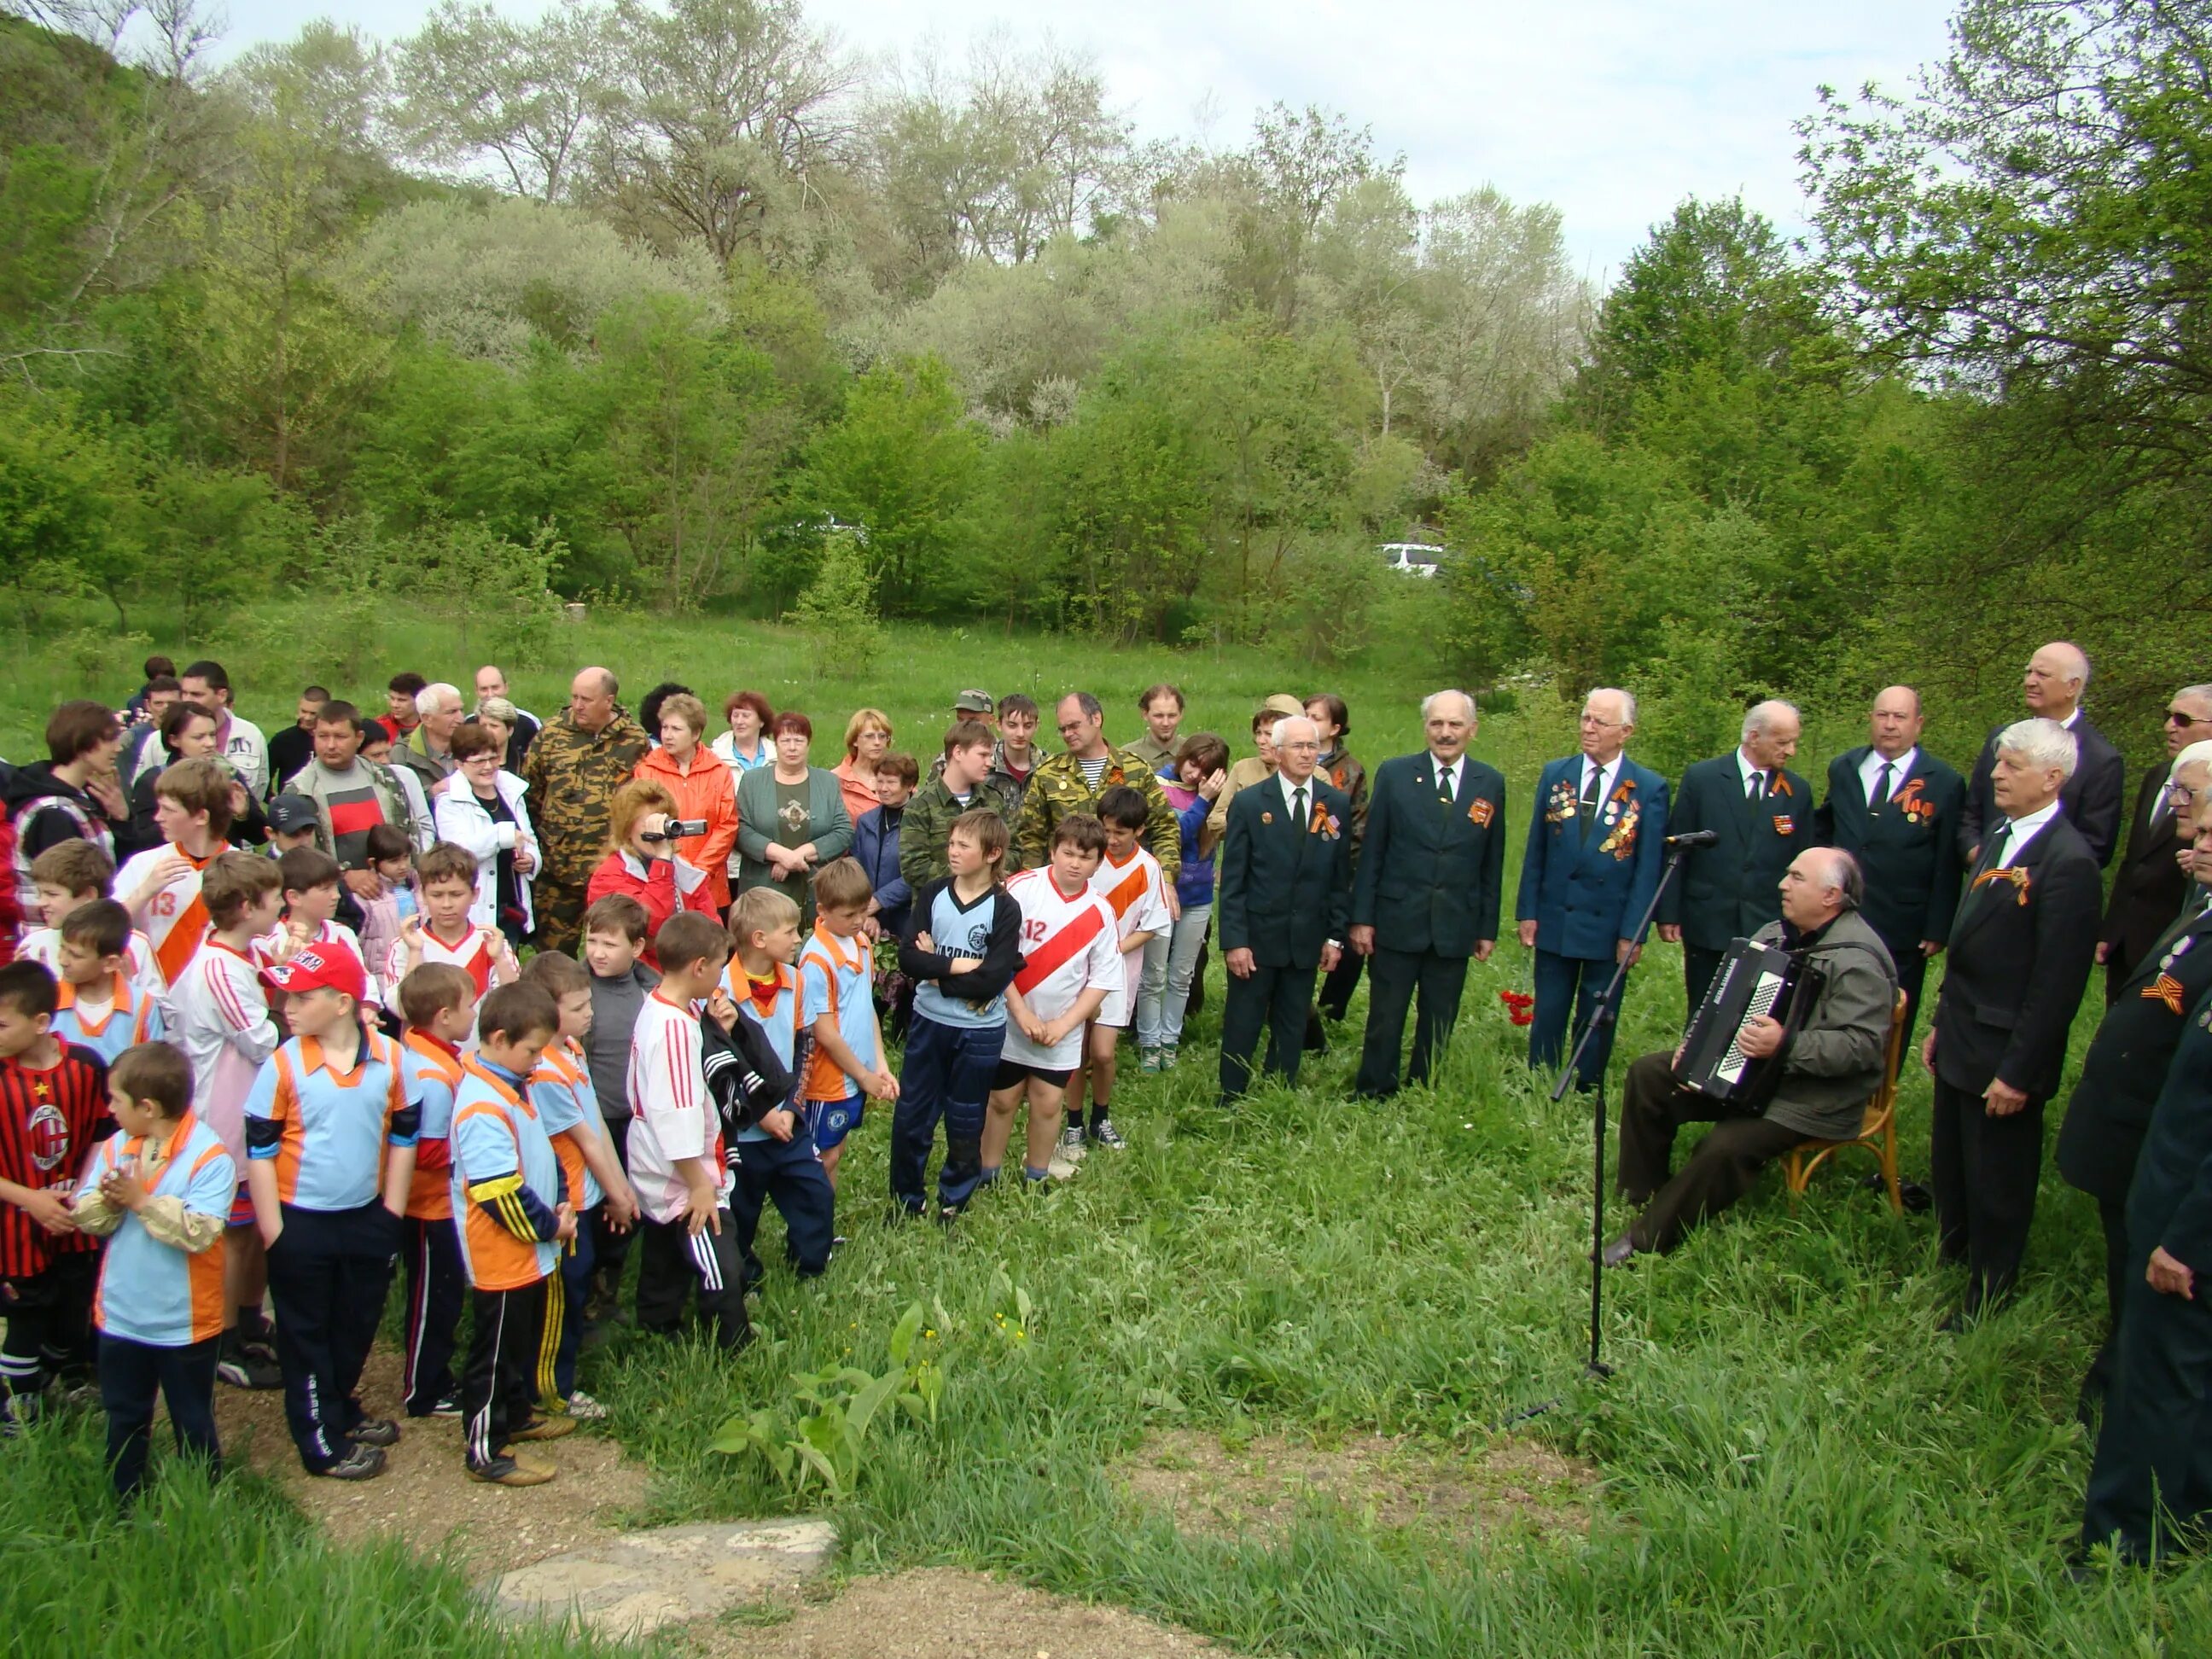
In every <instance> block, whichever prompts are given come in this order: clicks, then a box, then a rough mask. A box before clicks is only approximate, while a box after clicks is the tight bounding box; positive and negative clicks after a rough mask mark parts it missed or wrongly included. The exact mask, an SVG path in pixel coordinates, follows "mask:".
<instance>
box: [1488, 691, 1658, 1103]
mask: <svg viewBox="0 0 2212 1659" xmlns="http://www.w3.org/2000/svg"><path fill="white" fill-rule="evenodd" d="M1635 731H1636V699H1635V698H1634V697H1632V696H1630V695H1629V694H1628V693H1627V692H1626V691H1623V690H1620V689H1619V688H1617V687H1614V686H1601V687H1600V688H1599V689H1598V690H1595V691H1593V692H1591V693H1590V694H1589V696H1587V697H1586V698H1584V699H1583V715H1582V752H1581V753H1580V754H1579V755H1571V756H1569V757H1567V758H1566V759H1565V760H1555V761H1553V762H1552V763H1549V764H1548V765H1547V766H1546V767H1545V768H1544V769H1543V771H1542V772H1541V773H1540V774H1538V775H1537V779H1536V800H1535V808H1534V812H1533V813H1532V815H1531V816H1530V817H1529V820H1528V853H1527V854H1526V855H1525V856H1524V857H1523V858H1522V860H1521V890H1520V894H1519V896H1518V897H1517V898H1516V901H1515V903H1514V907H1513V908H1514V916H1515V919H1516V921H1517V923H1518V924H1519V928H1520V933H1521V948H1522V949H1523V950H1524V951H1534V952H1535V953H1536V974H1535V981H1536V1018H1535V1022H1534V1024H1531V1025H1530V1026H1529V1028H1528V1063H1529V1064H1530V1065H1531V1066H1556V1065H1558V1064H1559V1056H1560V1055H1561V1054H1562V1053H1564V1052H1565V1048H1566V1046H1567V1029H1568V1020H1567V1015H1568V1011H1569V1010H1570V1009H1572V1010H1573V1012H1574V1031H1575V1036H1576V1037H1577V1040H1579V1039H1580V1037H1581V1035H1582V1032H1583V1028H1584V1027H1585V1026H1587V1025H1588V1024H1589V1022H1590V1019H1591V1017H1592V1016H1593V1015H1594V1014H1595V1012H1596V1004H1597V999H1598V997H1599V996H1600V995H1601V994H1602V993H1603V991H1604V989H1605V987H1606V985H1607V983H1608V982H1609V981H1611V979H1612V977H1613V968H1614V964H1616V963H1628V964H1631V965H1633V964H1634V963H1635V961H1636V957H1637V955H1638V952H1640V951H1642V950H1643V949H1644V941H1643V940H1642V939H1639V938H1636V937H1634V936H1633V935H1634V934H1635V933H1636V930H1637V928H1638V927H1639V926H1640V925H1641V924H1642V922H1643V920H1644V911H1645V909H1646V908H1648V907H1649V906H1650V902H1651V895H1652V894H1653V893H1654V892H1656V890H1658V885H1659V872H1660V867H1661V866H1662V864H1663V863H1664V861H1665V854H1664V853H1663V851H1662V849H1663V848H1664V847H1665V845H1666V836H1667V831H1668V823H1667V780H1666V779H1665V778H1663V777H1662V776H1661V775H1659V774H1658V773H1656V772H1655V771H1653V770H1652V769H1650V767H1648V766H1638V764H1637V763H1635V762H1634V761H1632V760H1631V759H1629V758H1628V756H1627V754H1626V747H1627V744H1628V739H1629V738H1630V737H1631V736H1632V735H1633V734H1634V732H1635ZM1612 1054H1613V1028H1612V1027H1611V1026H1610V1025H1608V1026H1607V1027H1605V1028H1604V1029H1603V1030H1601V1031H1600V1032H1599V1033H1598V1035H1597V1036H1595V1037H1594V1038H1592V1039H1591V1041H1590V1045H1589V1048H1586V1049H1584V1050H1583V1063H1582V1065H1581V1066H1579V1067H1578V1068H1577V1073H1576V1079H1575V1080H1576V1083H1577V1085H1578V1086H1580V1087H1582V1088H1584V1089H1594V1088H1595V1087H1596V1086H1597V1080H1598V1079H1599V1078H1600V1077H1601V1076H1602V1075H1603V1074H1604V1072H1605V1065H1606V1061H1607V1060H1608V1059H1609V1058H1610V1057H1611V1055H1612Z"/></svg>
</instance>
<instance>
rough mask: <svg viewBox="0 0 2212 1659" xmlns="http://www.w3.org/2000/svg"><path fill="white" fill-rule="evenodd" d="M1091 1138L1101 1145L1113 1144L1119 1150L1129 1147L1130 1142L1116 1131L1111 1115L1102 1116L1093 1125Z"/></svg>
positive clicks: (1123, 1150)
mask: <svg viewBox="0 0 2212 1659" xmlns="http://www.w3.org/2000/svg"><path fill="white" fill-rule="evenodd" d="M1091 1139H1093V1140H1095V1141H1097V1143H1098V1144H1099V1145H1100V1146H1111V1147H1112V1148H1113V1149H1114V1150H1115V1152H1127V1150H1128V1149H1129V1143H1128V1142H1127V1141H1126V1140H1124V1139H1121V1135H1120V1134H1119V1133H1116V1132H1115V1128H1114V1120H1113V1119H1112V1118H1110V1117H1102V1118H1100V1119H1099V1120H1098V1121H1097V1122H1096V1123H1094V1124H1092V1125H1091Z"/></svg>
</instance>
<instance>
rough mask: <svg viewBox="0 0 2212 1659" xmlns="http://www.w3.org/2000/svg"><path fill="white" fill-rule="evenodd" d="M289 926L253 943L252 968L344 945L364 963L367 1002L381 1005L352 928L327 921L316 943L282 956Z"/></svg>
mask: <svg viewBox="0 0 2212 1659" xmlns="http://www.w3.org/2000/svg"><path fill="white" fill-rule="evenodd" d="M288 926H289V923H286V922H282V921H280V922H278V923H277V924H276V926H275V927H272V928H270V930H269V931H268V932H267V933H264V934H262V936H261V937H260V938H259V939H255V940H254V941H253V965H254V966H255V967H257V968H266V967H268V966H269V964H270V963H273V962H285V961H289V959H290V958H291V957H293V956H295V955H296V954H297V953H298V951H304V950H306V949H307V946H308V945H344V946H345V948H346V949H347V950H349V951H352V952H353V953H354V957H355V958H356V960H357V961H358V962H359V963H361V966H362V972H363V973H364V974H365V975H367V976H368V997H367V999H366V1000H368V1001H369V1002H373V1003H376V1004H378V1005H380V1006H381V1005H382V1003H383V1001H384V998H383V995H382V994H381V993H380V991H379V990H378V988H377V977H376V964H375V963H372V962H371V961H369V959H368V957H365V956H362V953H361V939H360V937H359V936H358V935H357V934H356V933H355V932H354V931H353V929H352V928H350V927H347V926H346V925H345V923H343V922H342V921H326V922H325V923H323V924H322V926H320V927H318V928H316V929H315V936H314V937H313V939H307V940H305V941H304V942H302V943H301V945H297V946H296V947H295V948H294V949H293V950H289V951H284V952H283V955H282V956H279V955H278V954H277V952H278V951H280V950H283V945H284V939H285V932H284V930H285V928H286V927H288ZM477 995H478V996H482V995H483V992H482V991H481V990H479V991H478V992H477Z"/></svg>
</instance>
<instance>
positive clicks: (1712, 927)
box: [1659, 699, 1814, 1016]
mask: <svg viewBox="0 0 2212 1659" xmlns="http://www.w3.org/2000/svg"><path fill="white" fill-rule="evenodd" d="M1802 729H1803V722H1802V720H1801V719H1800V718H1799V716H1798V714H1797V710H1796V708H1795V707H1794V706H1793V705H1792V704H1790V703H1786V702H1781V701H1779V700H1778V699H1777V700H1771V701H1769V702H1762V703H1759V704H1758V705H1757V706H1756V707H1754V708H1753V709H1752V710H1751V712H1750V713H1748V714H1746V715H1745V716H1744V717H1743V732H1742V740H1741V742H1740V743H1739V744H1737V745H1736V748H1735V752H1733V753H1732V754H1727V755H1723V756H1721V757H1719V758H1717V759H1716V760H1705V761H1699V763H1697V764H1696V765H1694V766H1692V767H1691V768H1690V769H1688V770H1687V771H1686V772H1684V773H1683V774H1682V783H1681V787H1680V788H1679V789H1677V790H1675V792H1674V801H1673V804H1672V805H1670V806H1669V807H1668V811H1667V833H1668V835H1670V836H1682V835H1688V834H1691V833H1692V832H1693V831H1696V830H1699V829H1710V830H1711V831H1712V832H1713V833H1714V834H1715V835H1716V836H1718V837H1719V839H1718V840H1717V841H1715V842H1713V843H1712V844H1711V846H1709V847H1694V848H1691V849H1690V850H1689V851H1688V852H1687V853H1686V854H1685V855H1684V856H1683V859H1682V870H1681V875H1680V879H1679V880H1677V881H1676V882H1675V884H1674V885H1673V886H1672V887H1670V888H1668V890H1667V893H1666V896H1665V897H1663V898H1662V899H1661V900H1660V901H1659V937H1660V938H1661V939H1664V940H1666V941H1667V942H1668V944H1669V945H1675V944H1679V945H1680V946H1681V947H1682V984H1683V988H1684V989H1685V990H1686V991H1687V992H1688V993H1689V1002H1690V1013H1691V1014H1692V1016H1694V1015H1695V1014H1696V1013H1697V1012H1698V1005H1699V1004H1700V1003H1702V1002H1703V1001H1704V1000H1705V987H1707V986H1709V985H1711V983H1712V982H1713V975H1715V974H1716V973H1717V972H1719V971H1720V965H1721V958H1722V957H1724V956H1725V955H1727V954H1728V948H1729V941H1730V940H1731V939H1749V938H1750V937H1751V936H1752V935H1753V934H1754V933H1757V932H1758V931H1759V929H1760V928H1762V927H1765V926H1766V924H1767V923H1768V922H1770V921H1773V920H1774V919H1775V918H1776V917H1777V916H1778V915H1781V914H1782V912H1781V908H1780V903H1779V900H1778V896H1777V895H1778V892H1779V888H1778V883H1779V882H1780V881H1781V879H1782V872H1784V870H1787V869H1788V868H1789V867H1790V860H1792V859H1794V858H1796V856H1797V854H1800V853H1801V852H1802V851H1804V849H1805V848H1808V847H1810V846H1811V845H1812V844H1813V817H1814V810H1813V786H1812V785H1811V784H1809V783H1808V782H1806V781H1805V780H1804V779H1802V778H1801V777H1799V776H1798V775H1797V774H1796V773H1795V772H1792V771H1790V769H1789V763H1790V757H1792V756H1794V755H1796V752H1797V738H1798V735H1799V733H1800V732H1802Z"/></svg>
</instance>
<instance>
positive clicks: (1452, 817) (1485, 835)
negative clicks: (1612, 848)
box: [1352, 691, 1505, 1099]
mask: <svg viewBox="0 0 2212 1659" xmlns="http://www.w3.org/2000/svg"><path fill="white" fill-rule="evenodd" d="M1477 722H1478V716H1477V714H1476V712H1475V707H1474V698H1473V697H1471V696H1468V694H1467V693H1466V692H1464V691H1439V692H1437V693H1436V694H1435V695H1434V696H1431V697H1429V698H1427V699H1425V701H1424V702H1422V704H1421V723H1422V725H1423V726H1424V728H1425V730H1426V732H1427V733H1428V739H1429V746H1428V749H1427V750H1426V751H1425V753H1422V754H1419V755H1400V756H1398V757H1395V758H1394V759H1390V760H1387V761H1384V762H1383V764H1382V765H1380V766H1378V767H1377V768H1376V769H1375V783H1374V787H1373V789H1372V791H1371V792H1370V794H1369V797H1368V803H1367V837H1366V841H1365V843H1364V845H1363V846H1362V848H1361V849H1360V854H1359V868H1358V876H1357V879H1356V880H1355V882H1354V884H1353V886H1352V949H1353V950H1355V951H1359V952H1360V953H1361V954H1363V955H1364V956H1366V957H1368V958H1369V969H1370V972H1369V976H1368V985H1367V1035H1366V1037H1365V1040H1364V1042H1363V1043H1362V1045H1361V1048H1360V1054H1359V1076H1358V1080H1357V1081H1356V1082H1355V1084H1354V1085H1353V1086H1354V1087H1355V1088H1356V1089H1357V1090H1358V1091H1359V1092H1360V1093H1361V1094H1363V1095H1367V1096H1371V1097H1375V1098H1377V1099H1381V1098H1383V1097H1388V1096H1389V1095H1392V1094H1395V1093H1396V1092H1397V1089H1398V1042H1399V1039H1400V1038H1401V1037H1402V1036H1404V1035H1405V1030H1406V1010H1407V1006H1409V1005H1411V1004H1412V1003H1413V1001H1414V1000H1415V999H1416V997H1418V998H1419V1006H1420V1012H1419V1013H1418V1014H1417V1015H1416V1016H1415V1018H1414V1022H1413V1064H1412V1065H1411V1066H1409V1067H1408V1068H1407V1078H1408V1079H1410V1080H1411V1081H1413V1082H1414V1083H1420V1082H1424V1081H1425V1080H1426V1079H1427V1078H1428V1075H1429V1068H1430V1067H1431V1066H1432V1065H1433V1064H1434V1063H1435V1060H1436V1054H1437V1049H1438V1048H1442V1047H1443V1042H1444V1040H1445V1038H1447V1037H1448V1036H1450V1034H1451V1028H1452V1022H1453V1021H1454V1020H1455V1019H1456V1018H1458V1017H1459V1000H1460V994H1461V993H1462V991H1463V990H1465V989H1466V987H1467V962H1468V957H1474V959H1475V960H1476V961H1477V962H1487V961H1488V960H1489V959H1490V953H1491V951H1492V950H1494V949H1495V948H1496V947H1497V945H1498V905H1499V902H1500V895H1501V893H1502V892H1503V891H1504V873H1505V779H1504V776H1503V775H1500V773H1499V772H1498V769H1497V768H1496V767H1494V766H1486V765H1485V764H1484V763H1482V762H1480V761H1479V760H1476V759H1475V758H1474V757H1472V756H1470V755H1469V754H1468V752H1467V745H1468V743H1469V742H1470V741H1472V740H1473V738H1474V733H1475V728H1476V725H1477Z"/></svg>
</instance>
